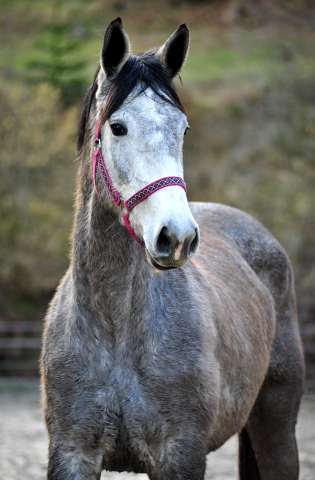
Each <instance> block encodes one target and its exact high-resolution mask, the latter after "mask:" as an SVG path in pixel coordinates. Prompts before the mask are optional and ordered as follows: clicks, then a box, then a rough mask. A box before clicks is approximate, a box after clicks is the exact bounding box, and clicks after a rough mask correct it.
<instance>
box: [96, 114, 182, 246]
mask: <svg viewBox="0 0 315 480" xmlns="http://www.w3.org/2000/svg"><path fill="white" fill-rule="evenodd" d="M97 165H98V168H99V171H100V173H101V175H102V178H103V180H104V183H105V185H106V188H107V190H108V191H109V193H110V195H111V197H112V199H113V202H114V203H115V205H117V206H120V207H122V206H124V207H125V208H126V211H127V213H123V212H122V217H123V219H124V222H125V225H126V227H127V229H128V231H129V233H130V234H131V236H132V238H134V239H135V240H136V242H138V243H139V245H141V246H142V247H144V243H143V242H142V240H140V239H139V238H138V237H137V235H136V233H135V231H134V229H133V228H132V226H131V225H130V221H129V212H130V211H131V210H132V209H133V208H134V207H135V206H136V205H138V203H140V202H142V200H144V199H145V198H147V197H149V196H150V195H152V193H154V192H157V190H160V189H161V188H164V187H170V186H172V185H178V186H179V187H182V188H183V189H184V190H185V192H186V183H185V182H184V180H183V179H182V178H181V177H163V178H160V179H159V180H155V182H152V183H149V185H147V186H146V187H144V188H141V190H139V191H138V192H136V193H134V194H133V195H131V197H129V198H128V199H127V200H123V199H122V198H121V197H120V195H119V193H118V192H117V190H116V188H115V187H114V185H113V182H112V181H111V178H110V176H109V173H108V171H107V168H106V165H105V161H104V157H103V154H102V144H101V132H100V126H99V122H98V120H96V127H95V147H94V155H93V182H94V188H95V191H96V193H97V195H99V193H98V190H97V186H96V167H97Z"/></svg>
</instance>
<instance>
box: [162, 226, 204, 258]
mask: <svg viewBox="0 0 315 480" xmlns="http://www.w3.org/2000/svg"><path fill="white" fill-rule="evenodd" d="M198 246H199V229H198V228H197V227H195V225H193V226H192V227H191V228H190V229H189V230H188V231H186V232H184V233H180V232H178V231H177V230H176V228H174V227H172V226H163V227H162V228H161V230H160V233H159V235H158V236H157V238H156V242H155V248H154V252H155V254H156V255H157V256H158V257H160V259H161V260H162V261H163V263H164V262H165V261H167V262H171V263H173V264H174V262H175V263H177V262H179V263H185V262H186V260H187V258H189V257H191V256H193V255H194V254H195V253H196V252H197V250H198Z"/></svg>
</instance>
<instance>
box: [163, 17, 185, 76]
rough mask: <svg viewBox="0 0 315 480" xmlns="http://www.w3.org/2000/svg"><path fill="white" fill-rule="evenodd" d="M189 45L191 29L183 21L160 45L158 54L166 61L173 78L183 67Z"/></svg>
mask: <svg viewBox="0 0 315 480" xmlns="http://www.w3.org/2000/svg"><path fill="white" fill-rule="evenodd" d="M188 47H189V30H188V28H187V26H186V25H185V24H184V23H183V24H182V25H181V26H180V27H178V29H177V30H176V32H174V33H173V35H171V36H170V38H169V39H168V40H167V41H166V43H165V44H164V45H163V46H162V47H160V48H159V49H158V51H157V56H158V57H159V58H160V59H161V60H162V62H164V64H165V66H166V68H167V70H168V71H169V73H170V75H171V77H172V78H174V77H176V75H178V74H179V73H180V71H181V69H182V68H183V65H184V63H185V60H186V57H187V52H188Z"/></svg>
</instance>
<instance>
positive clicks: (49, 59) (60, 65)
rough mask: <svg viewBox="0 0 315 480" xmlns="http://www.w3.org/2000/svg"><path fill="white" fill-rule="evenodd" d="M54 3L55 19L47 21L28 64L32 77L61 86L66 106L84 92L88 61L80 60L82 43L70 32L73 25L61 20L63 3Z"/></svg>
mask: <svg viewBox="0 0 315 480" xmlns="http://www.w3.org/2000/svg"><path fill="white" fill-rule="evenodd" d="M53 6H54V19H53V20H52V21H51V22H48V23H46V24H45V26H44V28H43V32H42V34H41V36H40V37H39V38H38V39H37V40H36V42H35V47H36V48H37V51H36V53H33V55H32V58H29V59H28V60H27V61H26V67H27V68H28V69H30V70H31V71H32V72H33V77H32V78H33V79H36V80H37V81H38V82H46V83H49V84H51V85H53V86H54V87H57V88H59V90H60V92H61V97H62V100H63V102H64V103H65V104H66V105H67V104H71V103H73V102H74V101H75V100H77V99H78V96H80V95H81V96H82V95H83V86H84V85H85V79H84V78H83V77H82V71H83V69H84V67H85V65H86V61H84V60H82V59H79V60H78V59H77V53H78V51H79V49H80V46H81V43H80V42H79V40H78V39H74V37H73V36H72V35H71V32H72V28H73V26H72V24H71V23H70V22H63V21H61V20H60V18H59V15H60V7H61V5H60V2H56V1H55V2H54V3H53ZM78 72H80V73H79V74H78Z"/></svg>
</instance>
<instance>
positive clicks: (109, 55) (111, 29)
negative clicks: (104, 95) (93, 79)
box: [101, 17, 130, 78]
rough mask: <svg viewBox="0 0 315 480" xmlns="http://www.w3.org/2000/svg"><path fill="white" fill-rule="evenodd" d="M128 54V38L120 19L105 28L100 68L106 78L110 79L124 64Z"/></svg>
mask: <svg viewBox="0 0 315 480" xmlns="http://www.w3.org/2000/svg"><path fill="white" fill-rule="evenodd" d="M129 52H130V43H129V39H128V36H127V34H126V32H125V30H124V29H123V26H122V23H121V19H120V17H118V18H116V20H113V21H112V22H111V23H110V24H109V25H108V27H107V30H106V33H105V36H104V42H103V46H102V52H101V67H102V69H103V70H104V72H105V74H106V78H112V77H113V76H115V75H116V73H118V71H119V70H120V68H121V67H122V66H123V65H124V63H125V62H126V60H127V58H128V56H129Z"/></svg>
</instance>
